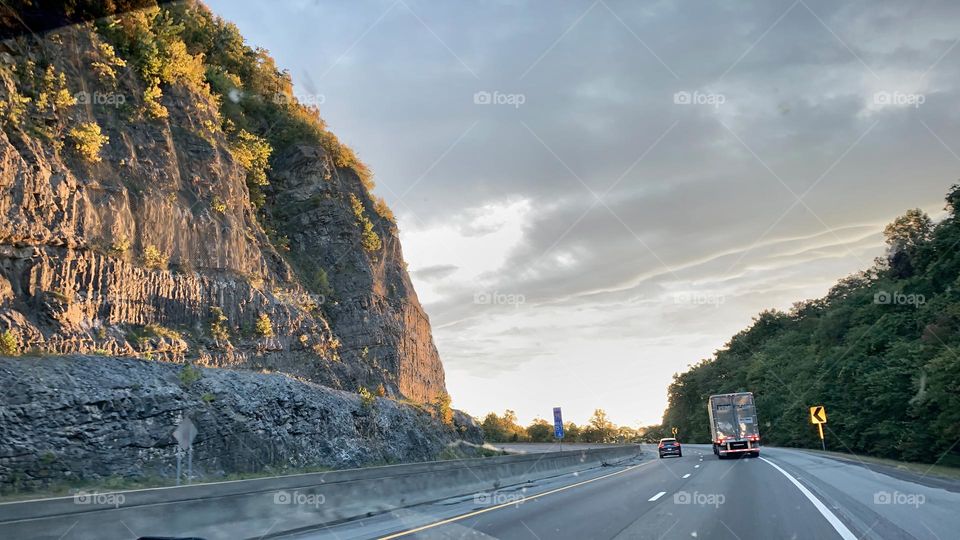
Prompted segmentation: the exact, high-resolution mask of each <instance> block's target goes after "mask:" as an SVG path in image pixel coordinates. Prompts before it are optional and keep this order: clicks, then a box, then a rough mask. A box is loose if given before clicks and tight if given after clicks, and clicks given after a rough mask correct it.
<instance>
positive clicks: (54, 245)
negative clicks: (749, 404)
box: [0, 4, 445, 402]
mask: <svg viewBox="0 0 960 540" xmlns="http://www.w3.org/2000/svg"><path fill="white" fill-rule="evenodd" d="M178 9H179V11H177V10H169V11H168V10H166V9H165V10H163V11H161V12H159V15H157V14H156V12H155V11H154V12H149V10H148V15H146V16H141V15H140V13H141V12H136V13H134V14H126V15H123V16H120V17H115V18H113V19H110V20H108V21H94V22H92V23H87V24H81V25H76V26H71V27H65V28H61V29H57V30H54V31H51V32H49V33H46V34H43V35H38V36H24V37H20V38H15V39H10V40H7V41H4V42H2V43H0V123H2V127H3V129H2V131H0V331H2V332H4V333H3V335H2V336H0V337H2V341H0V343H2V344H4V345H2V346H3V347H5V348H6V349H7V350H6V351H3V353H4V354H10V353H11V352H18V353H21V354H22V353H28V352H32V353H36V354H46V353H53V354H67V353H97V354H101V355H103V354H108V355H114V356H128V357H134V356H135V357H141V358H154V359H160V360H165V361H170V362H180V363H182V362H191V363H194V364H197V365H202V366H215V367H230V368H241V369H252V370H275V371H280V372H284V373H288V374H291V375H294V376H297V377H301V378H303V379H305V380H308V381H311V382H315V383H319V384H322V385H326V386H329V387H332V388H338V389H344V390H348V391H351V392H355V391H357V389H358V388H359V387H363V388H365V389H368V390H369V391H371V392H373V393H377V392H378V391H379V392H380V393H381V394H383V395H387V396H393V397H398V398H399V397H403V398H408V399H411V400H415V401H421V402H426V401H432V400H434V399H436V398H437V397H438V396H441V395H444V394H445V388H444V375H443V368H442V366H441V363H440V360H439V357H438V355H437V351H436V348H435V347H434V345H433V341H432V337H431V334H430V324H429V321H428V319H427V316H426V315H425V313H424V312H423V309H422V308H421V306H420V304H419V302H418V300H417V296H416V293H415V292H414V290H413V287H412V285H411V283H410V279H409V276H408V275H407V272H406V270H405V265H404V262H403V256H402V253H401V249H400V244H399V240H398V236H397V231H396V227H395V225H394V224H393V222H392V219H391V218H390V217H389V215H388V214H387V213H386V212H385V211H384V208H383V207H382V205H381V204H380V203H379V202H378V201H377V200H375V199H374V198H373V197H372V196H371V195H370V192H369V190H368V189H367V185H369V184H368V182H365V178H364V175H363V170H362V169H358V168H357V167H356V166H353V165H351V164H349V163H345V160H344V159H342V155H340V154H339V153H338V152H342V148H341V147H339V146H338V145H337V144H333V145H331V143H330V140H329V139H328V138H326V135H328V134H327V133H326V132H325V131H323V129H324V128H323V127H322V123H320V124H318V125H319V126H320V127H319V128H318V130H319V131H317V133H320V134H321V136H320V137H316V136H302V137H291V136H286V135H285V136H284V137H285V138H283V139H281V138H277V139H272V138H271V137H273V136H274V133H272V132H270V130H269V129H262V130H257V129H255V128H257V127H258V125H259V124H257V123H256V122H255V121H254V120H253V119H254V118H256V117H255V114H260V112H258V111H262V110H264V108H269V107H288V108H289V107H290V106H294V107H299V106H298V105H296V104H293V105H290V104H289V103H285V102H284V101H283V100H279V101H278V100H276V99H274V100H273V101H269V100H268V99H266V98H265V97H264V96H265V95H267V94H264V91H263V90H262V89H257V85H258V84H259V85H260V86H263V84H262V81H260V79H257V78H256V77H261V78H262V75H260V74H259V73H260V72H256V73H254V72H251V73H253V74H252V75H251V74H248V73H246V72H245V71H244V69H247V68H246V67H244V66H243V65H238V66H233V65H228V64H227V62H226V61H223V62H221V64H222V65H221V64H216V63H215V62H214V60H215V59H216V58H218V56H217V55H218V54H219V55H220V57H224V58H226V54H227V53H224V52H218V50H215V49H213V48H212V47H214V45H207V44H206V41H205V40H204V39H203V32H210V33H214V32H215V31H216V32H221V33H223V32H227V30H229V28H227V27H225V26H224V25H223V24H222V23H217V24H219V26H216V25H214V26H215V27H216V28H215V29H207V30H203V27H202V25H203V24H206V25H208V26H209V25H210V24H211V23H210V22H209V21H210V20H214V19H212V18H211V17H210V16H209V13H207V12H206V11H205V8H203V7H202V6H198V5H196V4H187V7H186V8H183V7H181V8H178ZM149 13H152V15H149ZM138 17H139V18H138ZM151 17H154V18H151ZM165 17H166V19H164V18H165ZM144 20H146V22H143V21H144ZM198 21H199V22H198ZM138 25H140V26H138ZM143 25H145V26H143ZM163 25H166V26H163ZM178 25H179V26H178ZM141 26H142V28H141ZM144 28H146V30H144ZM170 28H173V30H169V29H170ZM184 28H186V29H184ZM197 28H200V29H199V30H197ZM224 28H227V30H224ZM165 29H166V30H165ZM216 29H219V30H216ZM234 30H235V29H234ZM124 32H126V33H124ZM151 32H152V34H151ZM178 32H179V33H178ZM188 34H189V35H190V36H192V37H191V38H189V39H188V37H187V35H188ZM150 35H152V36H153V37H149V36H150ZM170 36H173V37H170ZM197 36H200V37H197ZM138 40H139V41H138ZM151 40H152V41H151ZM163 40H166V41H163ZM144 44H149V45H150V47H153V49H149V50H148V52H143V50H147V49H148V48H147V47H146V45H144ZM178 44H179V45H178ZM184 44H185V45H184ZM181 47H184V48H183V50H181ZM141 49H143V50H141ZM154 49H155V50H157V51H160V52H159V53H156V54H167V55H168V57H161V58H160V60H161V62H160V68H161V70H162V69H166V67H169V70H168V71H170V72H169V73H168V72H167V71H158V72H157V73H158V75H157V79H156V80H153V79H151V78H150V77H149V76H147V75H145V74H147V73H148V72H149V70H150V69H154V68H153V67H151V66H152V65H153V64H151V63H150V62H148V61H147V60H152V59H153V58H152V57H147V56H146V55H147V54H148V53H149V54H154V53H151V52H150V51H153V50H154ZM244 51H246V52H244ZM254 53H255V54H257V55H260V54H262V53H261V52H259V51H251V50H250V49H243V50H241V52H240V53H236V56H237V57H238V58H245V56H244V55H249V54H254ZM144 58H146V59H147V60H144ZM257 58H260V60H256V63H254V64H252V65H255V66H262V65H263V64H264V62H263V60H262V57H259V56H258V57H257ZM251 62H254V60H251ZM180 64H182V66H181V65H180ZM178 66H180V67H178ZM224 66H226V67H224ZM228 68H229V69H232V70H233V71H237V72H240V73H241V74H243V76H236V75H233V74H232V73H230V72H228ZM250 69H267V68H262V67H255V68H250ZM269 69H272V61H270V63H269ZM178 70H179V71H178ZM194 72H197V73H201V75H200V76H199V78H197V77H195V76H192V75H190V73H194ZM204 73H205V75H202V74H204ZM274 73H275V74H276V77H277V80H280V81H283V80H285V79H284V77H283V75H282V73H277V72H275V71H274ZM217 76H222V77H221V78H220V79H217V78H216V77H217ZM191 77H192V78H191ZM204 77H206V78H204ZM222 80H226V81H228V83H229V84H232V85H233V86H234V87H235V88H234V87H230V88H229V89H228V90H223V88H226V87H225V86H224V84H227V83H223V82H222ZM216 81H221V82H220V83H217V84H220V86H217V84H215V83H216ZM228 86H229V85H228ZM218 88H219V89H220V90H221V91H222V92H223V93H218ZM154 89H156V90H154ZM234 92H238V93H237V94H234ZM157 93H159V96H158V95H157ZM275 95H280V96H284V98H283V99H290V97H289V96H290V93H289V88H284V89H282V92H281V93H280V94H275ZM278 103H279V104H278ZM156 107H160V109H161V110H162V111H161V112H157V109H156ZM230 107H233V108H234V109H237V108H239V109H240V112H239V113H237V112H233V113H230V114H234V116H233V117H231V116H230V114H228V113H229V111H234V109H230ZM257 107H259V108H257ZM288 108H287V109H282V110H280V109H278V110H279V111H280V112H277V113H275V114H286V115H288V116H289V115H292V114H294V113H291V112H289V109H288ZM301 109H302V107H301V108H297V109H295V110H294V112H295V113H297V114H299V112H302V111H301ZM298 111H299V112H298ZM271 114H274V113H271ZM231 118H235V119H236V122H234V121H233V120H231ZM284 118H286V117H284ZM243 121H246V122H247V123H248V124H247V126H246V127H247V128H249V131H250V133H257V132H258V131H260V132H262V133H263V135H262V137H260V138H258V137H259V136H253V139H244V138H243V137H244V136H245V135H249V133H248V132H247V131H246V129H241V128H240V127H238V126H239V123H240V122H243ZM91 126H96V128H97V129H96V130H93V128H91ZM92 131H97V133H93V134H91V132H92ZM95 138H96V139H97V140H98V141H100V142H99V144H97V142H96V141H94V140H93V139H95ZM246 140H262V141H267V142H269V143H270V144H272V152H271V153H270V159H269V166H268V167H267V168H266V177H267V178H266V182H254V183H251V169H252V168H253V167H255V166H252V165H250V163H249V160H248V159H246V158H245V152H246V149H245V148H243V147H242V143H243V142H244V141H246ZM334 140H335V138H334ZM94 147H96V148H95V149H94ZM92 149H94V151H92ZM258 195H262V197H263V199H262V200H260V201H258V200H257V196H258ZM371 234H372V235H373V236H375V237H376V242H372V241H371V240H370V238H371Z"/></svg>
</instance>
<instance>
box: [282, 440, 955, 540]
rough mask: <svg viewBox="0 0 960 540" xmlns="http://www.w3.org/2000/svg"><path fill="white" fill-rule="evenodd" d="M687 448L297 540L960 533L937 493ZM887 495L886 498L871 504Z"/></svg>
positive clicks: (802, 461) (824, 467) (815, 460)
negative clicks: (723, 457)
mask: <svg viewBox="0 0 960 540" xmlns="http://www.w3.org/2000/svg"><path fill="white" fill-rule="evenodd" d="M684 450H685V451H684V457H682V458H665V459H657V457H656V448H655V447H652V446H648V447H647V448H645V456H644V457H643V458H642V459H641V460H639V461H634V462H632V463H630V464H628V466H616V467H603V468H600V469H594V470H591V471H584V472H583V473H580V474H577V475H568V476H564V477H561V478H555V479H552V480H549V481H546V482H540V483H537V484H532V485H528V486H526V487H523V488H521V487H517V488H511V489H505V490H502V491H500V492H497V493H495V494H493V495H489V494H487V495H485V496H484V497H485V498H482V499H480V500H479V501H478V499H474V498H470V497H465V498H461V499H460V500H452V501H443V502H441V503H437V504H433V505H421V506H419V507H415V508H410V509H404V510H400V511H396V512H392V513H390V514H384V515H380V516H374V517H371V518H368V519H366V520H362V521H361V522H352V523H347V524H342V525H339V526H336V527H331V528H329V529H327V530H325V531H319V532H317V531H315V532H311V533H304V534H303V535H300V536H297V538H339V539H348V538H377V537H384V536H388V535H398V536H396V537H397V538H417V539H436V538H502V539H508V540H510V539H537V538H541V539H542V538H576V539H581V538H584V539H589V538H597V539H609V538H618V539H627V538H629V539H647V538H650V539H685V540H686V539H690V538H710V539H714V538H717V539H731V540H736V539H745V538H824V539H841V538H851V537H856V538H884V539H885V538H896V539H899V538H904V539H908V538H919V539H926V538H931V539H936V538H941V539H942V538H952V537H955V535H954V534H953V532H952V531H956V530H960V517H958V515H957V512H956V510H957V508H960V493H957V492H951V491H949V490H946V489H943V487H941V486H939V485H938V486H924V485H922V484H919V483H915V482H909V481H907V480H904V479H901V478H893V477H891V476H888V475H885V474H882V473H879V472H876V471H873V470H870V469H867V468H864V467H859V466H857V465H855V464H851V463H848V462H844V461H840V460H836V459H831V458H828V457H824V456H820V455H816V454H812V453H809V452H805V451H800V450H791V449H781V448H764V450H763V453H762V455H763V457H764V459H754V458H741V459H732V460H718V459H717V458H716V457H715V456H714V455H713V454H712V452H711V450H710V447H709V445H686V446H685V449H684ZM765 460H769V462H767V461H765ZM773 465H776V467H775V466H773ZM611 473H612V474H611ZM788 475H789V477H788ZM791 478H793V479H795V480H796V484H795V483H794V481H793V480H791ZM797 484H799V486H801V487H802V488H803V489H801V487H798V485H797ZM955 484H956V486H955V487H956V491H960V483H955ZM885 490H886V492H889V493H891V502H890V503H883V501H881V502H879V503H877V502H875V494H876V493H881V494H882V493H884V492H885ZM804 492H809V495H810V497H812V499H811V498H808V496H807V495H805V493H804ZM894 493H899V494H900V499H898V498H897V496H896V495H893V494H894ZM911 494H912V495H923V496H924V497H925V498H924V500H923V503H922V504H919V505H914V506H909V505H907V504H904V503H905V502H907V501H908V500H911V501H914V502H916V501H917V500H918V499H917V498H914V499H904V498H903V497H905V496H906V495H911ZM523 497H526V499H523ZM505 501H506V503H505ZM493 506H496V508H491V507H493ZM818 506H820V507H821V508H819V509H818ZM881 514H882V515H881ZM831 516H833V517H831ZM831 520H833V521H834V523H833V524H831ZM847 529H849V531H848V530H847ZM838 531H839V532H838ZM407 533H409V534H407ZM844 535H845V536H844Z"/></svg>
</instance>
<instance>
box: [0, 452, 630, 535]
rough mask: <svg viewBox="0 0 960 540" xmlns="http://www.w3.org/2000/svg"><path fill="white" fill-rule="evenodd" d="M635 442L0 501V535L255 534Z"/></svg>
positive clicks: (488, 482)
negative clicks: (7, 501) (234, 480)
mask: <svg viewBox="0 0 960 540" xmlns="http://www.w3.org/2000/svg"><path fill="white" fill-rule="evenodd" d="M639 453H640V447H639V446H636V445H625V446H612V447H608V448H599V449H588V450H576V451H566V452H548V453H542V454H526V455H514V456H500V457H492V458H477V459H464V460H455V461H434V462H427V463H411V464H406V465H391V466H386V467H369V468H364V469H352V470H342V471H331V472H325V473H312V474H301V475H292V476H282V477H275V478H262V479H256V480H241V481H236V482H220V483H214V484H198V485H193V486H183V487H174V488H157V489H145V490H136V491H126V492H117V493H97V494H89V493H88V494H87V495H86V497H83V496H75V497H61V498H56V499H45V500H39V501H25V502H15V503H5V504H0V538H50V539H60V538H63V539H64V540H71V539H87V538H89V539H97V540H99V539H103V538H130V537H131V536H133V537H138V536H197V537H201V538H206V539H208V540H216V539H221V538H222V539H237V538H260V537H262V536H264V535H273V534H277V533H280V532H283V531H290V530H295V529H300V528H307V527H314V526H319V525H322V524H324V523H330V522H336V521H342V520H346V519H351V518H356V517H362V516H367V515H372V514H377V513H380V512H386V511H390V510H393V509H396V508H402V507H405V506H411V505H415V504H421V503H426V502H431V501H436V500H441V499H445V498H449V497H456V496H460V495H468V494H470V493H476V492H481V491H488V490H493V489H498V488H501V487H505V486H508V485H514V484H520V483H524V482H527V481H531V480H537V479H541V478H547V477H550V476H555V475H559V474H563V473H567V472H572V471H576V470H583V469H587V468H591V467H597V466H600V465H602V464H604V463H614V462H618V461H622V460H626V459H629V458H632V457H635V456H637V455H638V454H639Z"/></svg>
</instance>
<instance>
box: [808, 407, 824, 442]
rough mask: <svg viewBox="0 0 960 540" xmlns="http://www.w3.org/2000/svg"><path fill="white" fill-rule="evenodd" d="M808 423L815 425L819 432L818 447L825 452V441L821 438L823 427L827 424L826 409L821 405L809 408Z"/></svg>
mask: <svg viewBox="0 0 960 540" xmlns="http://www.w3.org/2000/svg"><path fill="white" fill-rule="evenodd" d="M810 423H811V424H816V425H817V430H819V432H820V447H821V448H823V450H824V451H826V450H827V443H826V440H825V439H824V438H823V425H824V424H826V423H827V409H826V408H825V407H824V406H823V405H815V406H813V407H810Z"/></svg>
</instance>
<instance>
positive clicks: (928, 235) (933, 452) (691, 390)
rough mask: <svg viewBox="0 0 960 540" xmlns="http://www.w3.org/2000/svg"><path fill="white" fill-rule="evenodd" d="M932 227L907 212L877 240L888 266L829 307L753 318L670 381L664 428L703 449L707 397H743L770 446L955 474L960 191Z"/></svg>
mask: <svg viewBox="0 0 960 540" xmlns="http://www.w3.org/2000/svg"><path fill="white" fill-rule="evenodd" d="M946 201H947V205H946V210H947V216H946V217H945V218H944V219H943V220H942V221H940V222H939V223H937V224H934V223H933V222H932V221H931V219H930V218H929V217H928V216H927V215H926V214H924V213H923V212H922V211H920V210H910V211H908V212H907V213H906V214H905V215H903V216H901V217H899V218H897V219H896V220H895V221H894V222H893V223H891V224H890V225H889V226H887V228H886V229H885V230H884V235H885V237H886V242H887V246H888V249H887V253H886V256H885V257H881V258H878V259H877V260H876V261H875V264H874V265H873V266H872V267H870V268H868V269H866V270H864V271H862V272H859V273H856V274H854V275H851V276H848V277H846V278H844V279H842V280H840V281H839V282H838V283H837V284H836V285H835V286H834V287H833V288H832V289H830V291H829V292H828V293H827V295H826V296H824V297H823V298H818V299H814V300H806V301H803V302H797V303H796V304H794V306H793V308H791V309H790V310H789V311H787V312H782V311H776V310H768V311H764V312H763V313H760V314H759V315H758V316H757V317H756V318H755V319H754V322H753V325H752V326H751V327H750V328H748V329H746V330H744V331H742V332H740V333H738V334H737V335H735V336H733V338H731V340H730V342H729V343H727V344H726V346H725V347H724V348H723V349H721V350H719V351H718V352H717V353H716V354H715V355H714V356H713V357H712V358H708V359H705V360H703V361H701V362H700V363H699V364H697V365H695V366H694V367H693V368H692V369H690V370H689V371H687V372H686V373H682V374H678V375H675V376H674V381H673V383H672V384H671V385H670V388H669V407H668V409H667V411H666V413H665V415H664V427H668V426H669V427H677V428H678V429H679V433H680V434H681V437H683V439H684V440H685V441H688V442H708V441H709V437H710V435H709V429H708V426H707V414H706V399H707V396H709V395H710V394H717V393H725V392H737V391H751V392H753V393H754V395H755V397H756V403H757V411H758V415H759V417H760V422H761V424H760V425H761V434H762V437H763V439H764V441H765V442H766V443H768V444H773V445H783V446H798V447H819V445H820V440H819V438H818V436H817V430H816V427H815V426H813V425H811V424H810V423H809V420H808V408H809V407H810V406H813V405H824V406H825V407H826V410H827V415H828V423H827V424H826V425H825V427H826V432H827V435H826V436H827V445H828V447H830V448H832V449H835V450H842V451H845V452H852V453H856V454H867V455H873V456H877V457H883V458H893V459H898V460H906V461H919V462H926V463H939V464H941V465H951V466H957V465H960V447H958V445H957V441H958V440H960V355H958V351H960V250H958V249H957V248H958V246H960V215H958V212H960V185H955V186H954V187H953V188H952V189H951V190H950V192H949V193H948V194H947V197H946Z"/></svg>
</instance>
